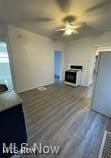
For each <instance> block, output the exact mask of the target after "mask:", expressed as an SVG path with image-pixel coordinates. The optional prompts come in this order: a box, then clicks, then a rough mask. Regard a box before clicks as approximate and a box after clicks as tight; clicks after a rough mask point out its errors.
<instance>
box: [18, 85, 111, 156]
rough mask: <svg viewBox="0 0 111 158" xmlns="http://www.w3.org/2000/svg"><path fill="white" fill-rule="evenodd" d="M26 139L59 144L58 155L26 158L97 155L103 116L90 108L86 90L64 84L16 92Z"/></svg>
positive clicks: (88, 94) (30, 141) (88, 95)
mask: <svg viewBox="0 0 111 158" xmlns="http://www.w3.org/2000/svg"><path fill="white" fill-rule="evenodd" d="M20 95H21V97H22V99H23V100H24V104H23V108H24V113H25V120H26V127H27V133H28V142H29V144H30V145H32V144H33V142H36V143H40V142H41V143H44V144H45V145H47V144H48V145H49V144H53V145H59V146H60V147H61V151H60V154H59V155H47V156H45V155H40V156H31V155H30V156H25V157H26V158H32V157H34V158H35V157H40V158H41V157H42V158H44V157H45V158H53V157H54V158H97V157H98V152H99V148H100V145H101V141H102V137H103V134H104V130H105V128H106V125H107V121H108V120H107V118H106V117H105V116H102V115H100V114H98V113H96V112H94V111H91V110H90V90H89V89H88V88H85V87H82V86H81V87H77V88H73V87H70V86H66V85H64V84H54V85H50V86H47V90H46V91H42V92H41V91H38V89H33V90H30V91H27V92H24V93H21V94H20Z"/></svg>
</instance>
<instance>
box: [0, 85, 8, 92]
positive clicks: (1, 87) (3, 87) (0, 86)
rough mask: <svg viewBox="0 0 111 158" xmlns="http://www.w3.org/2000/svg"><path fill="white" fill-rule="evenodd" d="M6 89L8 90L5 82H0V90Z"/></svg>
mask: <svg viewBox="0 0 111 158" xmlns="http://www.w3.org/2000/svg"><path fill="white" fill-rule="evenodd" d="M7 90H8V88H7V86H6V85H5V84H0V92H5V91H7Z"/></svg>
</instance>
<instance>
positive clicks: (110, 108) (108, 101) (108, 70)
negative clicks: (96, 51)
mask: <svg viewBox="0 0 111 158" xmlns="http://www.w3.org/2000/svg"><path fill="white" fill-rule="evenodd" d="M96 75H97V78H96V85H95V90H94V94H93V102H92V109H94V110H96V111H97V112H100V113H102V114H104V115H106V116H110V117H111V51H110V52H109V51H104V52H100V58H99V65H98V71H97V73H96Z"/></svg>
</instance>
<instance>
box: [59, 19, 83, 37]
mask: <svg viewBox="0 0 111 158" xmlns="http://www.w3.org/2000/svg"><path fill="white" fill-rule="evenodd" d="M75 20H76V18H75V17H74V16H67V17H65V18H64V19H63V22H64V25H65V26H64V27H63V28H60V29H57V30H56V31H63V32H64V33H63V36H66V35H67V36H69V35H71V34H79V31H78V29H79V28H80V27H83V26H84V25H85V23H78V24H76V23H75V24H74V21H75Z"/></svg>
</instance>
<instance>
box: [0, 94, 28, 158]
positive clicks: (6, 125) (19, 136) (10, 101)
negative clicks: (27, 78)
mask: <svg viewBox="0 0 111 158" xmlns="http://www.w3.org/2000/svg"><path fill="white" fill-rule="evenodd" d="M5 97H6V98H5ZM5 99H6V100H7V101H6V100H5ZM0 104H1V105H0V158H10V157H11V156H12V155H13V154H10V153H9V154H3V150H2V149H3V143H5V144H6V145H7V147H8V146H9V145H10V143H16V146H17V147H18V149H20V147H21V143H27V133H26V127H25V120H24V113H23V109H22V103H21V100H20V98H19V96H18V95H17V94H16V93H14V91H13V92H6V94H5V93H3V94H0ZM2 104H4V105H2ZM15 104H16V105H15ZM3 106H4V109H3Z"/></svg>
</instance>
